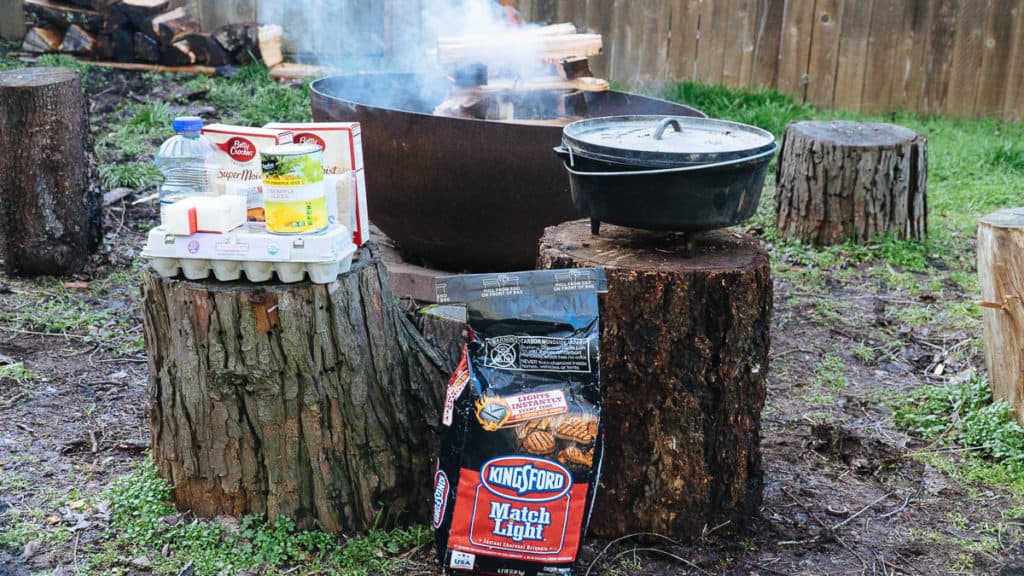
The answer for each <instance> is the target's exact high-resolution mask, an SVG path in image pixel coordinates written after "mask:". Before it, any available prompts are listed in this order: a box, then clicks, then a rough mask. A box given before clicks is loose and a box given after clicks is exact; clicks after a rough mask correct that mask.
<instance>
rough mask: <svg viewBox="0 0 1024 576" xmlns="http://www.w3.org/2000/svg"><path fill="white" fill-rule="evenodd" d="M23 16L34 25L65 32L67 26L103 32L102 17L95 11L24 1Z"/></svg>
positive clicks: (91, 31) (40, 1) (51, 3)
mask: <svg viewBox="0 0 1024 576" xmlns="http://www.w3.org/2000/svg"><path fill="white" fill-rule="evenodd" d="M23 5H24V9H25V14H26V15H27V16H28V17H29V20H30V21H31V22H33V23H35V24H36V25H42V26H46V25H50V26H55V27H57V28H60V29H61V30H66V29H67V28H68V27H69V26H73V25H74V26H78V27H79V28H81V29H83V30H85V31H87V32H90V33H96V32H100V31H102V30H103V15H102V14H100V13H99V12H97V11H95V10H87V9H85V8H78V7H75V6H65V5H62V4H57V3H55V2H49V1H47V0H24V3H23Z"/></svg>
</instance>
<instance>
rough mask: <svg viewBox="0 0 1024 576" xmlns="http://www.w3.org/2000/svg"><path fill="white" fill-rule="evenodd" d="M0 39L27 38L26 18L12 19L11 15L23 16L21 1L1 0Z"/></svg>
mask: <svg viewBox="0 0 1024 576" xmlns="http://www.w3.org/2000/svg"><path fill="white" fill-rule="evenodd" d="M0 14H5V15H6V16H4V17H3V18H0V38H4V39H6V40H21V39H22V38H23V37H24V36H25V18H23V17H20V16H19V17H11V16H9V15H11V14H16V15H20V14H22V7H21V0H0Z"/></svg>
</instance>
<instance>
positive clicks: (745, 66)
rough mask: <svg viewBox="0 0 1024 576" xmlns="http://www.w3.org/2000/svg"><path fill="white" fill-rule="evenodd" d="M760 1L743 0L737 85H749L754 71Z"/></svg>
mask: <svg viewBox="0 0 1024 576" xmlns="http://www.w3.org/2000/svg"><path fill="white" fill-rule="evenodd" d="M760 9H761V3H760V2H759V1H758V0H744V2H743V10H744V14H745V18H744V19H743V36H741V45H740V46H741V48H742V55H741V57H740V77H739V82H738V84H737V86H739V87H749V86H751V76H752V74H753V71H754V42H756V41H757V23H758V22H759V20H760V17H761V14H760Z"/></svg>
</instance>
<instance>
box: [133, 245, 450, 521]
mask: <svg viewBox="0 0 1024 576" xmlns="http://www.w3.org/2000/svg"><path fill="white" fill-rule="evenodd" d="M359 254H360V255H361V258H360V260H359V261H357V262H355V263H354V264H353V265H352V270H351V271H350V272H348V273H346V274H343V275H341V276H339V277H338V279H337V280H336V281H334V282H332V283H330V284H326V285H317V284H311V283H308V282H303V283H297V284H272V283H264V284H251V283H247V282H228V283H221V282H217V281H198V282H194V281H187V280H178V279H166V278H161V277H160V276H158V275H157V274H156V273H154V272H153V271H151V270H147V271H146V273H145V278H144V283H143V292H144V299H143V307H144V313H145V328H146V332H145V333H146V349H147V354H148V358H149V374H150V376H149V395H150V402H151V404H152V410H151V420H150V423H151V429H152V439H153V457H154V459H155V460H156V462H157V464H158V466H159V469H160V473H161V475H162V476H164V477H165V478H167V479H169V480H170V481H171V482H172V483H173V485H174V499H175V502H176V503H177V504H178V505H180V506H181V507H186V508H190V509H192V510H193V511H194V512H195V513H196V514H198V515H202V516H215V515H218V514H230V515H234V516H240V515H243V514H251V513H257V514H266V515H267V517H269V518H270V519H271V520H273V519H275V518H276V517H277V516H278V515H279V514H283V515H285V516H287V517H289V518H291V519H292V520H294V521H295V523H296V525H297V526H299V527H300V528H312V527H314V526H316V527H319V528H321V529H323V530H326V531H328V532H339V531H352V530H365V529H368V528H369V527H371V526H372V525H373V524H374V522H375V521H385V522H395V521H397V522H403V523H404V522H426V521H427V519H428V518H429V516H430V507H431V502H432V498H431V494H430V491H431V480H432V478H433V471H434V464H435V459H436V456H437V438H438V433H439V430H438V427H439V422H440V409H441V402H442V394H443V391H444V387H445V385H446V383H447V379H448V376H449V374H448V373H447V371H445V370H444V369H443V367H442V361H441V359H440V357H439V356H438V354H437V353H436V352H435V351H434V350H433V348H431V347H430V346H429V344H427V343H426V342H425V341H424V340H423V338H422V337H421V336H420V334H419V333H418V332H417V331H416V329H415V327H413V325H412V324H411V323H410V322H409V320H408V319H407V318H406V317H405V315H404V314H403V312H402V310H401V308H400V306H399V303H398V300H397V299H396V298H395V297H394V296H393V295H392V294H391V290H390V288H389V286H388V280H387V277H388V276H387V271H386V269H385V268H384V265H383V264H382V262H381V260H380V257H379V252H378V249H377V248H376V246H370V245H368V246H366V247H364V248H362V249H360V252H359Z"/></svg>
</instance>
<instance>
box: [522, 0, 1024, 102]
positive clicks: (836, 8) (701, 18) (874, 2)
mask: <svg viewBox="0 0 1024 576" xmlns="http://www.w3.org/2000/svg"><path fill="white" fill-rule="evenodd" d="M520 5H521V7H522V9H523V11H524V13H526V14H527V16H528V17H530V19H533V20H544V21H551V22H554V21H572V22H575V23H576V24H577V25H578V26H581V27H585V28H587V29H590V30H594V31H597V32H600V33H602V34H604V35H605V53H606V56H605V60H606V61H605V62H604V66H603V67H602V68H600V70H601V72H602V73H604V74H605V75H607V76H608V77H609V78H610V79H612V80H615V81H617V82H620V83H623V84H627V85H631V84H643V83H650V82H671V81H677V80H699V81H702V82H713V83H721V84H725V85H727V86H731V87H756V86H760V85H767V86H774V87H777V88H778V89H779V90H781V91H783V92H785V93H787V94H790V95H792V96H794V97H796V98H797V99H798V100H806V101H807V102H810V103H812V104H814V105H815V106H819V107H824V108H841V109H847V110H859V111H864V112H887V111H893V110H898V109H906V110H914V111H920V112H925V113H941V114H947V115H953V116H995V117H1001V118H1005V119H1009V120H1021V119H1024V0H640V1H629V0H614V1H612V0H558V1H553V0H523V1H522V2H521V4H520Z"/></svg>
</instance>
